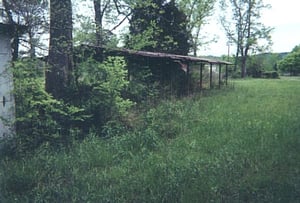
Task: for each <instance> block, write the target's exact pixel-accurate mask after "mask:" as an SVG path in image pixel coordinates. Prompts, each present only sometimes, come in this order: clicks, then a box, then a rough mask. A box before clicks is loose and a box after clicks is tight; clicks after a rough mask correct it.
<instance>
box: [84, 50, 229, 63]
mask: <svg viewBox="0 0 300 203" xmlns="http://www.w3.org/2000/svg"><path fill="white" fill-rule="evenodd" d="M83 46H87V47H90V48H98V49H102V50H107V51H108V52H109V51H113V52H120V53H124V54H127V55H137V56H144V57H151V58H165V59H171V60H174V61H175V60H177V61H178V60H179V61H181V62H183V63H187V62H195V63H196V62H198V63H209V64H221V65H232V63H230V62H228V61H222V60H214V59H208V58H202V57H195V56H187V55H178V54H169V53H162V52H150V51H137V50H131V49H125V48H120V49H117V48H115V49H111V48H104V47H99V46H90V45H83Z"/></svg>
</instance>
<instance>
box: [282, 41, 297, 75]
mask: <svg viewBox="0 0 300 203" xmlns="http://www.w3.org/2000/svg"><path fill="white" fill-rule="evenodd" d="M279 68H280V70H281V71H282V72H289V73H290V74H291V75H294V76H295V75H298V74H299V73H300V48H299V46H296V47H295V48H294V49H293V51H292V52H291V53H290V54H288V55H287V56H286V57H285V58H284V59H282V60H281V61H280V62H279Z"/></svg>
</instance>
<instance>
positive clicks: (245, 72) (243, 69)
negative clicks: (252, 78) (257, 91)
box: [241, 56, 247, 78]
mask: <svg viewBox="0 0 300 203" xmlns="http://www.w3.org/2000/svg"><path fill="white" fill-rule="evenodd" d="M246 62H247V56H242V64H241V65H242V66H241V77H242V78H245V77H246V75H247V69H246Z"/></svg>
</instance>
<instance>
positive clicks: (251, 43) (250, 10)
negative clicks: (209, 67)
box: [221, 0, 272, 77]
mask: <svg viewBox="0 0 300 203" xmlns="http://www.w3.org/2000/svg"><path fill="white" fill-rule="evenodd" d="M229 7H230V8H231V10H232V11H231V13H232V16H231V19H228V18H227V13H228V12H226V9H228V8H229ZM268 7H269V5H265V4H264V3H263V0H222V1H221V9H222V10H223V11H224V10H225V12H223V14H222V15H221V23H222V26H223V28H224V29H225V31H226V35H227V37H228V40H229V41H231V42H233V43H235V45H236V59H235V61H236V62H235V65H236V66H235V67H237V63H238V60H239V59H240V60H241V77H245V76H246V72H247V70H246V64H247V59H248V55H249V54H250V53H251V51H252V52H255V51H259V52H260V51H265V50H266V49H268V48H269V47H270V45H271V35H270V33H271V31H272V28H271V27H267V26H264V25H263V24H262V23H261V22H260V21H259V20H260V17H261V12H262V9H264V8H268Z"/></svg>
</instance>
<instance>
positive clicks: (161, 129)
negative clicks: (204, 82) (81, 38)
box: [0, 78, 300, 203]
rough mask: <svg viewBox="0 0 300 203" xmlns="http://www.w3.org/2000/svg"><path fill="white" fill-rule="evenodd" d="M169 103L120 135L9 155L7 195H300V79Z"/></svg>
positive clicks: (237, 198)
mask: <svg viewBox="0 0 300 203" xmlns="http://www.w3.org/2000/svg"><path fill="white" fill-rule="evenodd" d="M232 83H233V84H232V86H233V88H229V89H222V90H213V91H211V92H204V93H202V94H199V95H196V96H192V97H189V98H185V99H181V100H171V101H165V102H162V103H161V104H160V105H159V106H156V107H155V108H153V109H149V111H147V112H146V113H144V114H142V115H140V117H139V118H136V119H135V126H136V129H134V130H131V131H130V132H124V133H123V135H122V136H116V137H113V138H110V139H105V140H103V139H101V138H97V137H95V136H90V137H89V138H88V139H86V140H85V141H83V142H81V143H75V144H74V147H73V148H72V149H71V150H68V151H67V150H65V151H61V152H53V151H51V150H47V146H44V147H43V148H41V149H40V151H38V152H37V153H36V154H34V155H30V156H25V157H24V158H22V159H17V160H16V159H12V158H8V157H2V158H1V166H0V170H1V171H0V178H1V179H0V181H1V182H0V191H1V192H0V198H2V201H1V202H187V203H190V202H300V79H299V78H282V79H276V80H265V79H259V80H256V79H255V80H254V79H249V80H236V81H232Z"/></svg>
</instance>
